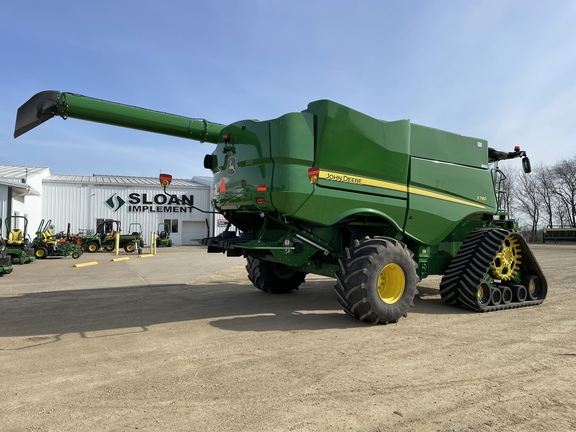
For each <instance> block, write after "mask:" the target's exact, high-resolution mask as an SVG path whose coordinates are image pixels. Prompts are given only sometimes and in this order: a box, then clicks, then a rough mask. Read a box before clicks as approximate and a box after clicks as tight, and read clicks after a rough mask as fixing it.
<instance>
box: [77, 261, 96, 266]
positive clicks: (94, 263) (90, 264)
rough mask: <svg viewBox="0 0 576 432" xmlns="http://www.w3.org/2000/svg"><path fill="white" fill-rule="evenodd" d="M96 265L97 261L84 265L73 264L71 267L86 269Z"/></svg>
mask: <svg viewBox="0 0 576 432" xmlns="http://www.w3.org/2000/svg"><path fill="white" fill-rule="evenodd" d="M96 264H98V261H88V262H85V263H80V264H74V265H73V266H72V267H88V266H93V265H96Z"/></svg>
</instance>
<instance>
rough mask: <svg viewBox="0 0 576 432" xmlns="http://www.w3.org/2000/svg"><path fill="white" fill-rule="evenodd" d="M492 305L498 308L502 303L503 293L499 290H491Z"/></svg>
mask: <svg viewBox="0 0 576 432" xmlns="http://www.w3.org/2000/svg"><path fill="white" fill-rule="evenodd" d="M490 303H491V304H492V305H494V306H498V305H499V304H500V303H502V291H500V290H499V289H498V288H496V287H494V288H490Z"/></svg>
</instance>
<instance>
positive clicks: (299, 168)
mask: <svg viewBox="0 0 576 432" xmlns="http://www.w3.org/2000/svg"><path fill="white" fill-rule="evenodd" d="M54 116H60V117H62V118H65V119H66V118H77V119H83V120H89V121H94V122H100V123H106V124H111V125H116V126H123V127H129V128H134V129H139V130H144V131H149V132H156V133H160V134H164V135H171V136H177V137H182V138H187V139H192V140H197V141H200V142H209V143H212V144H216V146H215V149H214V151H213V152H212V153H211V154H207V155H206V157H205V158H204V167H205V168H207V169H208V170H210V171H211V172H212V174H213V175H214V185H213V190H214V195H213V198H212V205H213V207H214V209H215V211H217V212H218V213H220V214H221V215H223V217H224V218H225V219H226V220H228V221H229V222H230V224H231V225H230V226H234V227H236V229H237V230H238V232H236V231H232V230H226V231H224V232H223V233H222V234H220V235H218V236H215V237H210V238H206V239H204V242H203V243H204V244H205V245H206V246H207V250H208V252H215V253H225V254H227V255H228V256H244V257H245V258H246V270H247V272H248V278H249V280H250V281H251V282H252V283H253V284H254V286H255V287H256V288H257V289H259V290H261V291H264V292H268V293H288V292H292V291H295V290H297V289H298V288H299V286H300V285H301V284H302V283H304V282H305V278H306V275H307V274H309V273H312V274H319V275H324V276H330V277H333V278H335V280H336V286H335V291H336V295H337V298H338V302H339V303H340V305H341V306H342V308H343V309H344V311H345V312H346V313H347V314H349V315H351V316H353V317H355V318H357V319H359V320H362V321H366V322H368V323H374V324H375V323H383V324H386V323H391V322H397V321H398V320H399V319H400V318H402V317H404V316H406V315H407V314H408V311H409V310H410V307H411V306H412V305H413V302H414V299H415V297H416V295H417V292H418V291H417V284H418V283H419V281H420V280H421V279H423V278H425V277H427V276H428V275H443V277H442V281H441V283H440V287H439V294H440V296H441V298H442V299H443V300H444V302H445V303H447V304H448V305H451V306H456V307H461V308H466V309H469V310H473V311H479V312H488V311H496V310H505V309H510V308H516V307H523V306H533V305H538V304H541V303H542V302H543V301H544V300H545V298H546V295H547V282H546V278H545V276H544V274H543V272H542V269H541V268H540V266H539V265H538V262H537V260H536V258H535V257H534V255H533V254H532V252H531V250H530V248H529V247H528V244H527V243H526V241H525V240H524V238H523V237H522V235H521V234H520V233H519V231H518V225H517V223H516V221H514V220H513V219H511V218H509V215H508V214H507V213H506V211H504V210H502V209H501V207H500V205H499V202H500V201H501V200H500V198H501V191H500V188H499V187H498V183H499V179H500V178H502V177H503V173H502V171H501V170H500V167H499V164H500V162H501V161H504V160H508V159H513V158H521V159H522V165H523V166H524V171H525V172H526V173H528V172H529V171H530V163H529V160H528V158H527V156H526V153H525V152H524V151H521V150H520V149H519V148H518V149H514V150H513V151H509V152H508V151H499V150H496V149H494V148H492V147H490V146H489V145H488V142H487V141H486V140H485V139H482V138H474V137H469V136H464V135H460V134H457V133H452V132H447V131H443V130H439V129H434V128H430V127H425V126H421V125H418V124H414V123H411V122H410V121H409V120H399V121H383V120H379V119H376V118H373V117H371V116H368V115H366V114H363V113H361V112H358V111H355V110H353V109H351V108H348V107H346V106H343V105H340V104H338V103H336V102H332V101H329V100H318V101H315V102H311V103H309V104H308V106H307V108H306V109H304V110H303V111H301V112H292V113H288V114H285V115H283V116H281V117H279V118H277V119H272V120H267V121H258V120H241V121H238V122H234V123H232V124H229V125H222V124H218V123H212V122H209V121H206V120H203V119H194V118H189V117H184V116H179V115H172V114H167V113H164V112H159V111H152V110H148V109H144V108H138V107H134V106H129V105H123V104H119V103H115V102H108V101H103V100H100V99H94V98H89V97H85V96H82V95H78V94H74V93H65V92H56V91H45V92H41V93H38V94H37V95H35V96H33V97H32V98H31V99H30V100H29V101H28V102H26V103H25V104H24V105H22V106H21V107H20V108H19V109H18V115H17V119H16V127H15V132H14V136H15V137H18V136H19V135H21V134H23V133H25V132H27V131H29V130H30V129H32V128H34V127H36V126H38V125H39V124H41V123H43V122H44V121H46V120H48V119H50V118H52V117H54ZM167 177H169V176H167V175H164V176H161V179H160V180H161V182H162V184H163V185H164V186H167V185H168V184H169V180H167ZM238 233H240V234H238Z"/></svg>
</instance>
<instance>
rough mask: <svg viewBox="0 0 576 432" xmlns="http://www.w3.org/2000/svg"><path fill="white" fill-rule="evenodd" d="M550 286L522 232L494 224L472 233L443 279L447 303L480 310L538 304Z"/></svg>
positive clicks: (443, 293)
mask: <svg viewBox="0 0 576 432" xmlns="http://www.w3.org/2000/svg"><path fill="white" fill-rule="evenodd" d="M547 290H548V284H547V282H546V278H545V277H544V274H543V273H542V270H541V269H540V266H539V264H538V262H537V261H536V258H535V257H534V255H533V254H532V252H531V250H530V248H529V247H528V245H527V243H526V241H525V240H524V238H523V237H522V235H520V234H519V233H517V232H516V231H513V230H505V229H493V228H483V229H477V230H475V231H473V232H472V233H470V235H469V236H468V237H467V238H466V240H465V241H464V243H463V244H462V247H461V248H460V250H459V251H458V254H457V255H456V257H455V258H454V259H453V260H452V262H451V263H450V266H449V267H448V269H447V270H446V272H445V274H444V277H443V278H442V282H441V283H440V295H441V297H442V299H443V300H444V302H445V303H446V304H448V305H451V306H456V307H463V308H467V309H471V310H474V311H479V312H490V311H495V310H502V309H510V308H516V307H523V306H533V305H538V304H540V303H542V302H543V301H544V299H545V298H546V294H547Z"/></svg>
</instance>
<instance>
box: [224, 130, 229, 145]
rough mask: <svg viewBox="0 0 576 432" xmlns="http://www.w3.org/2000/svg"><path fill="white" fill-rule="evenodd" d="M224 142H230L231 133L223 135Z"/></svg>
mask: <svg viewBox="0 0 576 432" xmlns="http://www.w3.org/2000/svg"><path fill="white" fill-rule="evenodd" d="M222 141H224V142H225V143H226V144H228V143H229V142H230V134H229V133H225V134H222Z"/></svg>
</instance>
